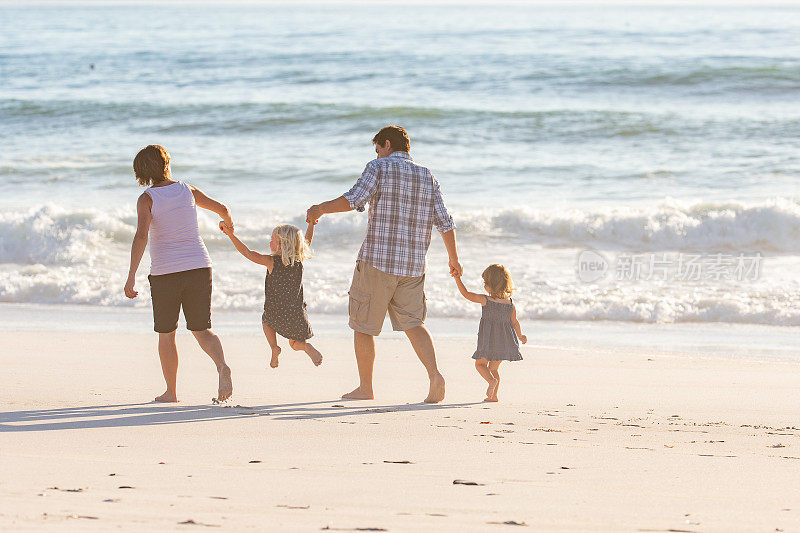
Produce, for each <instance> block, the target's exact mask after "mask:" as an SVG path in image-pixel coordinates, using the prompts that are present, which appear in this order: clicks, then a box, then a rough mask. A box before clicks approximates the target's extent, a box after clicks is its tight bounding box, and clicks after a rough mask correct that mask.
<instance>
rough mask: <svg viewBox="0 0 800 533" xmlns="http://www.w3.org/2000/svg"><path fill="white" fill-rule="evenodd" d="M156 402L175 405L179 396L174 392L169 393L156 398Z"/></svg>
mask: <svg viewBox="0 0 800 533" xmlns="http://www.w3.org/2000/svg"><path fill="white" fill-rule="evenodd" d="M153 401H155V402H163V403H174V402H177V401H178V395H177V394H175V392H174V391H167V392H165V393H164V394H162V395H161V396H156V398H155V400H153Z"/></svg>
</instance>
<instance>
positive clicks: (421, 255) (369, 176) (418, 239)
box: [344, 152, 456, 277]
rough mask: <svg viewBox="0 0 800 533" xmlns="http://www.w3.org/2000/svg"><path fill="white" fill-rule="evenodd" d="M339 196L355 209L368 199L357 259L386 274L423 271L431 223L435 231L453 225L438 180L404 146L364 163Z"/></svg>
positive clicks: (362, 205)
mask: <svg viewBox="0 0 800 533" xmlns="http://www.w3.org/2000/svg"><path fill="white" fill-rule="evenodd" d="M344 197H345V198H347V200H348V201H349V202H350V207H352V208H353V209H356V210H358V211H363V210H364V206H365V205H366V204H367V202H369V220H368V223H367V236H366V238H365V239H364V244H362V245H361V251H360V252H359V253H358V260H359V261H364V262H366V263H369V264H370V265H372V266H374V267H375V268H377V269H378V270H381V271H383V272H386V273H387V274H393V275H395V276H407V277H417V276H421V275H423V274H424V273H425V254H426V253H427V252H428V246H429V245H430V243H431V229H432V228H433V226H434V225H435V226H436V228H437V229H438V230H439V231H440V232H441V233H445V232H448V231H450V230H452V229H455V227H456V226H455V224H454V223H453V217H451V216H450V214H449V213H448V212H447V208H446V207H445V206H444V201H443V200H442V193H441V191H440V190H439V182H438V180H436V178H434V177H433V174H431V171H430V170H428V169H427V168H425V167H423V166H420V165H417V164H416V163H414V160H413V159H411V156H410V155H409V154H408V153H407V152H392V154H391V155H389V157H383V158H379V159H374V160H372V161H370V162H369V163H367V167H366V168H365V169H364V172H363V173H362V174H361V178H359V180H358V181H357V182H356V184H355V185H353V188H352V189H350V190H349V191H347V192H346V193H345V194H344Z"/></svg>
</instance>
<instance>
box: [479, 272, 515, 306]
mask: <svg viewBox="0 0 800 533" xmlns="http://www.w3.org/2000/svg"><path fill="white" fill-rule="evenodd" d="M481 277H482V278H483V282H484V283H485V284H486V290H488V291H489V296H491V297H492V298H497V299H498V300H505V299H506V298H510V297H511V293H512V292H514V282H513V281H511V272H509V271H508V269H507V268H506V267H504V266H503V265H498V264H497V263H495V264H494V265H489V266H488V267H486V270H484V271H483V274H481Z"/></svg>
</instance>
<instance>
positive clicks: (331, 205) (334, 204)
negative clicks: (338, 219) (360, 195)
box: [306, 196, 353, 224]
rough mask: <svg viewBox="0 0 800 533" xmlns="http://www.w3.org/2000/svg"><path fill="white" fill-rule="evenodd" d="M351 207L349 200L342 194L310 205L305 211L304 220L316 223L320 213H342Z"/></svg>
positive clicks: (350, 209)
mask: <svg viewBox="0 0 800 533" xmlns="http://www.w3.org/2000/svg"><path fill="white" fill-rule="evenodd" d="M352 210H353V207H352V206H351V205H350V200H348V199H347V198H345V197H344V196H340V197H339V198H335V199H333V200H328V201H327V202H322V203H321V204H317V205H312V206H311V207H309V208H308V211H306V222H308V223H309V224H316V223H317V222H319V219H320V217H322V215H328V214H330V213H344V212H345V211H352Z"/></svg>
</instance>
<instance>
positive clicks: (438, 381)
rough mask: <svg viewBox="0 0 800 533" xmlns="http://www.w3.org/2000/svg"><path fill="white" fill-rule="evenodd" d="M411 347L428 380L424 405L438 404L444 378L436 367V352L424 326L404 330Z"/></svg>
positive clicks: (442, 394)
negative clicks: (423, 367) (428, 384)
mask: <svg viewBox="0 0 800 533" xmlns="http://www.w3.org/2000/svg"><path fill="white" fill-rule="evenodd" d="M405 333H406V335H407V336H408V340H410V341H411V346H413V347H414V351H415V352H417V357H419V360H420V361H421V362H422V364H423V365H424V366H425V370H426V371H427V372H428V379H429V380H430V389H429V391H428V397H427V398H425V403H439V402H441V401H442V400H444V377H443V376H442V374H441V373H440V372H439V369H438V368H437V367H436V350H435V349H434V347H433V339H431V335H430V333H428V330H427V329H425V326H417V327H415V328H411V329H409V330H406V332H405Z"/></svg>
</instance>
